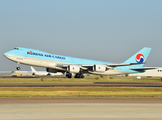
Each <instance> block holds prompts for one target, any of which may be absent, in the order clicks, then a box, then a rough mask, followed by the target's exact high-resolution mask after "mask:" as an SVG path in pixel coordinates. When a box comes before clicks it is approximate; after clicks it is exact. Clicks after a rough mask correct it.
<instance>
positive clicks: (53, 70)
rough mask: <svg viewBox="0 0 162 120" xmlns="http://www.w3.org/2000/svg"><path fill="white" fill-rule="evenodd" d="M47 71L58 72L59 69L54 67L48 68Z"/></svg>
mask: <svg viewBox="0 0 162 120" xmlns="http://www.w3.org/2000/svg"><path fill="white" fill-rule="evenodd" d="M46 71H47V72H51V73H57V72H58V70H56V69H53V68H46Z"/></svg>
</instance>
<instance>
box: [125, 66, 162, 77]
mask: <svg viewBox="0 0 162 120" xmlns="http://www.w3.org/2000/svg"><path fill="white" fill-rule="evenodd" d="M146 68H147V67H146ZM149 68H150V67H149ZM153 68H155V69H151V70H146V72H144V73H137V74H129V75H128V76H154V77H162V67H153Z"/></svg>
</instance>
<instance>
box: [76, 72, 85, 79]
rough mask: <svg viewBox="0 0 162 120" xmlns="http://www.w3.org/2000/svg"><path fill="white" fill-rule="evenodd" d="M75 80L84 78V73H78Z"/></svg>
mask: <svg viewBox="0 0 162 120" xmlns="http://www.w3.org/2000/svg"><path fill="white" fill-rule="evenodd" d="M74 78H84V75H83V74H82V73H77V74H75V76H74Z"/></svg>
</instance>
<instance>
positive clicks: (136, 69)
mask: <svg viewBox="0 0 162 120" xmlns="http://www.w3.org/2000/svg"><path fill="white" fill-rule="evenodd" d="M152 69H157V68H132V69H131V68H130V70H135V71H141V70H152Z"/></svg>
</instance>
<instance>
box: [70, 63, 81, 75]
mask: <svg viewBox="0 0 162 120" xmlns="http://www.w3.org/2000/svg"><path fill="white" fill-rule="evenodd" d="M68 72H70V73H79V72H80V67H79V66H77V65H69V66H68Z"/></svg>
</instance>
